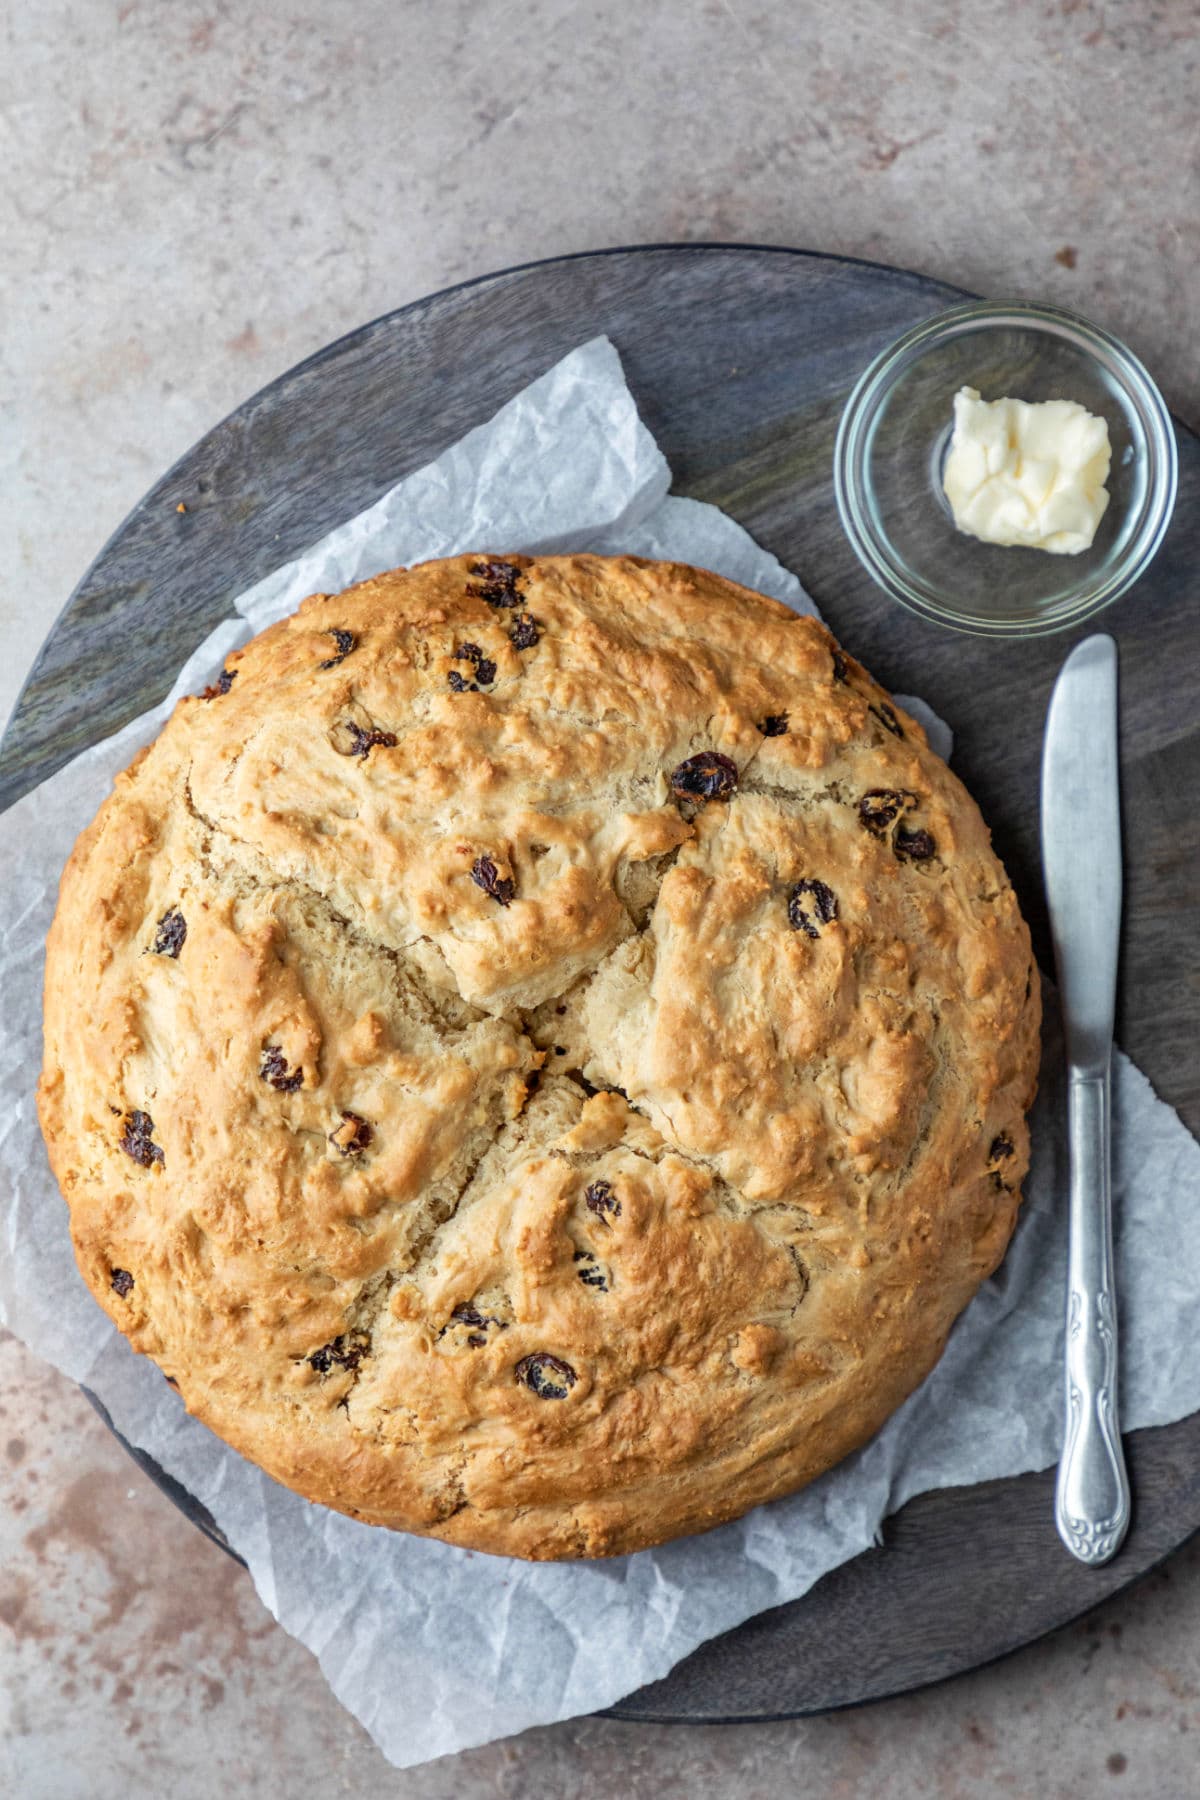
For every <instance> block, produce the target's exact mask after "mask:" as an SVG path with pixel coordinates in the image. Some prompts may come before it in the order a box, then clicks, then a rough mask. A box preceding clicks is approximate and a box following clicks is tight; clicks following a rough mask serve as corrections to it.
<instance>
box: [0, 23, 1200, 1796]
mask: <svg viewBox="0 0 1200 1800" xmlns="http://www.w3.org/2000/svg"><path fill="white" fill-rule="evenodd" d="M0 44H2V45H3V51H2V54H0V168H2V169H3V175H4V178H3V180H0V241H2V242H3V245H4V251H5V254H4V256H3V257H2V258H0V404H2V407H3V412H2V413H0V421H2V422H0V467H2V468H3V479H2V480H0V540H2V541H3V542H4V544H5V546H6V548H7V552H8V557H9V561H10V564H11V567H10V574H9V578H8V580H7V581H6V582H4V583H3V584H0V718H3V717H6V716H7V713H8V711H9V709H10V708H11V705H12V703H13V701H14V699H15V697H16V694H17V691H18V689H19V686H20V683H21V680H22V679H23V676H24V674H25V671H26V670H27V668H28V666H29V664H30V662H31V661H32V658H33V656H34V653H35V651H36V649H37V647H38V644H39V643H40V641H41V639H42V638H43V637H44V636H45V634H46V632H47V631H48V629H49V627H50V624H51V622H52V620H53V618H54V615H55V613H56V612H57V611H58V609H59V608H60V607H61V606H62V604H63V602H64V600H65V599H66V597H67V595H68V593H69V592H70V590H71V588H72V587H73V586H74V584H75V582H76V580H77V579H78V577H79V576H80V574H81V573H82V572H83V570H84V568H85V567H86V565H87V564H88V562H89V561H90V560H91V558H92V557H93V555H94V554H95V552H96V551H97V549H98V548H99V546H100V545H101V543H102V542H103V540H104V539H105V538H106V537H107V535H108V534H109V533H110V532H111V531H112V530H113V529H114V527H115V526H116V525H117V524H118V523H119V522H120V520H121V518H122V517H123V516H124V514H125V513H126V512H127V511H128V509H129V508H130V507H131V506H132V505H133V504H134V503H135V501H136V500H137V499H138V498H139V497H140V495H141V494H142V492H143V491H144V490H145V489H146V487H147V486H148V485H149V484H150V483H151V482H152V481H153V480H154V478H155V477H157V476H158V475H159V474H160V473H161V472H162V470H163V469H164V468H166V467H167V465H168V464H169V463H171V462H172V461H173V460H174V459H175V457H176V456H178V455H179V453H180V452H181V451H182V450H184V449H185V448H186V447H187V446H188V445H189V444H190V443H191V442H192V441H193V440H194V439H195V438H197V437H198V436H200V435H201V434H202V433H203V432H204V431H205V430H207V429H208V428H209V427H210V426H211V425H212V424H213V423H214V422H215V421H216V420H217V419H219V418H220V417H221V416H222V415H223V414H224V413H225V412H227V411H228V410H229V409H230V408H232V407H233V406H235V405H236V404H237V403H238V402H239V401H240V400H242V399H244V398H245V397H246V396H247V395H248V394H249V393H251V392H252V391H253V390H254V389H256V388H258V387H260V386H261V385H262V384H263V383H264V382H266V381H268V380H269V379H271V377H273V376H274V375H276V374H278V373H280V372H281V371H282V370H284V369H286V368H287V367H289V366H290V365H291V364H292V363H294V362H296V361H297V360H299V359H300V358H301V357H303V356H306V355H308V354H309V353H310V352H312V351H314V350H316V349H318V348H320V346H321V345H322V344H324V343H326V342H328V341H329V340H330V339H331V338H334V337H336V336H338V335H340V334H341V333H342V332H344V331H347V330H349V329H351V328H353V327H354V326H355V325H357V324H360V323H361V322H363V321H364V320H366V319H369V318H371V317H373V316H374V315H376V314H378V313H381V312H385V311H388V310H389V309H391V308H392V307H395V306H398V305H401V304H403V303H404V302H405V301H407V300H410V299H413V298H415V297H417V296H418V295H420V294H423V293H426V292H428V291H430V290H432V289H436V288H439V287H443V286H446V285H447V284H449V283H452V282H455V281H459V280H463V279H465V278H468V277H470V276H473V275H478V274H484V273H487V272H488V271H489V270H492V269H496V268H500V267H503V266H505V265H507V264H510V263H515V262H521V261H525V260H527V259H530V258H534V257H541V256H550V255H556V254H559V253H562V252H565V251H573V250H584V249H592V248H598V247H602V246H606V245H612V244H631V243H639V242H662V241H665V240H671V239H692V240H701V239H720V240H727V241H728V240H739V241H743V242H750V243H781V244H795V245H802V246H806V247H810V248H814V249H824V250H836V251H845V252H848V253H850V254H853V255H857V256H866V257H875V258H878V259H880V260H884V261H890V262H895V263H899V264H901V265H903V266H906V267H911V268H919V269H922V270H924V271H925V272H927V273H929V274H931V275H935V276H940V277H942V278H944V279H946V280H948V281H951V282H956V283H959V284H960V285H962V286H964V287H967V288H971V289H975V290H978V291H979V292H982V293H986V294H991V295H1022V296H1028V297H1039V298H1044V299H1051V300H1056V301H1059V302H1062V303H1064V304H1066V305H1068V306H1074V307H1077V308H1078V309H1080V310H1081V311H1083V312H1086V313H1088V314H1090V315H1091V316H1092V317H1094V318H1096V319H1098V320H1100V321H1101V322H1102V323H1104V324H1105V325H1107V326H1109V327H1110V328H1112V329H1113V330H1114V331H1116V332H1117V333H1119V334H1120V335H1121V336H1122V337H1124V338H1125V339H1126V340H1127V341H1128V342H1129V343H1131V344H1132V346H1133V347H1134V349H1136V350H1137V351H1138V352H1139V353H1140V354H1141V355H1142V356H1143V357H1144V359H1145V360H1146V362H1147V363H1148V364H1149V366H1150V368H1151V370H1152V371H1153V373H1154V374H1155V375H1156V377H1157V379H1158V380H1159V382H1160V384H1161V386H1162V387H1163V389H1164V391H1165V393H1166V395H1167V398H1168V400H1169V401H1170V402H1171V404H1172V405H1173V406H1174V407H1175V409H1176V410H1177V411H1178V412H1179V413H1180V414H1181V415H1182V416H1183V417H1184V418H1185V419H1188V420H1189V421H1190V422H1191V423H1193V424H1200V329H1198V325H1200V305H1198V303H1197V299H1196V286H1195V281H1196V276H1195V271H1196V269H1197V267H1198V266H1200V109H1198V108H1197V102H1196V96H1197V93H1198V92H1200V66H1198V65H1200V14H1198V13H1197V10H1196V8H1195V7H1194V6H1193V5H1191V4H1189V3H1188V0H1109V3H1107V4H1092V3H1090V0H1061V3H1058V4H1050V3H1049V0H1012V3H1010V4H1008V5H1004V6H999V5H985V4H982V3H977V4H974V5H972V4H970V0H913V3H911V4H908V5H903V6H902V5H899V4H896V3H895V0H839V3H838V4H836V5H833V6H817V5H815V4H810V3H808V0H695V3H691V0H658V3H657V4H652V3H651V0H607V3H605V0H590V3H589V0H353V3H352V4H347V5H344V6H340V7H338V6H330V5H328V4H317V3H316V0H259V4H258V5H257V6H255V7H253V8H252V7H250V6H248V5H242V4H238V0H207V3H206V0H38V3H37V4H28V3H25V4H23V3H22V0H0ZM801 572H802V571H801ZM1198 1733H1200V1547H1198V1546H1197V1545H1195V1544H1193V1545H1192V1546H1191V1547H1189V1548H1187V1549H1185V1550H1183V1551H1181V1552H1180V1553H1179V1554H1177V1555H1176V1556H1175V1557H1174V1558H1173V1559H1172V1560H1171V1561H1170V1562H1169V1563H1168V1564H1167V1565H1166V1566H1165V1567H1163V1568H1162V1569H1160V1570H1159V1571H1158V1572H1157V1573H1156V1574H1154V1575H1152V1576H1151V1577H1149V1578H1148V1579H1147V1580H1146V1581H1145V1582H1143V1583H1142V1584H1141V1585H1140V1586H1139V1587H1138V1588H1137V1589H1136V1590H1134V1591H1132V1592H1130V1593H1128V1594H1126V1595H1124V1596H1123V1597H1121V1598H1120V1599H1118V1600H1117V1601H1115V1602H1113V1603H1112V1604H1110V1605H1108V1606H1107V1607H1106V1608H1104V1609H1103V1610H1102V1611H1101V1612H1100V1613H1099V1614H1097V1615H1095V1616H1094V1617H1092V1618H1090V1619H1088V1620H1086V1621H1084V1622H1083V1623H1081V1624H1079V1625H1076V1626H1071V1627H1069V1628H1067V1629H1066V1630H1065V1631H1063V1632H1061V1633H1060V1634H1059V1635H1058V1636H1057V1637H1055V1638H1053V1639H1050V1640H1048V1641H1046V1642H1044V1643H1042V1644H1039V1645H1037V1646H1035V1647H1033V1648H1032V1649H1029V1650H1027V1651H1025V1652H1023V1653H1021V1654H1020V1655H1018V1656H1015V1657H1013V1658H1010V1659H1009V1660H1008V1661H1006V1662H1004V1663H1001V1664H999V1665H996V1666H994V1667H992V1668H989V1669H985V1670H981V1671H979V1672H977V1673H976V1674H973V1675H970V1676H967V1677H964V1678H963V1679H961V1680H958V1681H956V1682H953V1683H950V1684H948V1685H947V1686H944V1687H941V1688H938V1689H934V1690H931V1691H928V1692H925V1693H922V1694H918V1695H914V1696H909V1697H907V1698H904V1699H900V1700H895V1701H889V1702H885V1703H882V1704H878V1705H875V1706H872V1707H868V1708H865V1709H861V1710H857V1711H851V1712H846V1713H841V1714H837V1715H834V1716H831V1717H827V1718H820V1719H811V1720H803V1721H797V1722H792V1723H781V1724H771V1725H760V1726H735V1727H711V1728H704V1729H688V1728H681V1727H662V1728H659V1727H648V1726H637V1725H623V1724H616V1723H613V1722H608V1721H603V1720H580V1721H576V1722H573V1723H569V1724H565V1725H560V1726H554V1727H549V1728H546V1729H544V1730H539V1731H534V1732H529V1733H527V1734H525V1735H524V1736H523V1737H520V1738H516V1739H511V1740H508V1741H505V1742H502V1743H498V1744H493V1745H491V1746H489V1747H487V1748H485V1749H482V1750H478V1751H472V1752H469V1753H467V1754H464V1755H463V1756H461V1757H456V1758H452V1759H447V1760H444V1761H442V1762H438V1763H435V1764H430V1765H428V1766H426V1767H425V1768H423V1769H417V1770H411V1771H408V1772H406V1773H401V1772H398V1771H396V1770H393V1769H391V1768H389V1766H388V1765H387V1764H386V1763H385V1762H384V1760H383V1758H382V1757H381V1756H380V1755H379V1753H378V1752H377V1751H376V1750H375V1748H374V1746H373V1745H372V1744H371V1743H370V1741H369V1740H368V1739H367V1737H366V1736H365V1735H364V1733H363V1732H362V1731H361V1730H360V1729H359V1727H358V1726H357V1725H356V1724H355V1723H354V1721H353V1720H352V1719H350V1718H349V1717H348V1716H347V1715H346V1714H345V1713H344V1712H343V1711H342V1710H341V1708H340V1707H339V1705H338V1704H337V1702H336V1701H335V1700H334V1699H333V1697H332V1695H331V1694H330V1693H329V1691H328V1689H327V1688H326V1687H325V1684H324V1681H323V1678H322V1676H321V1674H320V1671H319V1670H318V1668H317V1665H316V1663H315V1661H314V1660H313V1659H312V1657H311V1656H310V1655H309V1654H308V1653H307V1651H305V1650H303V1649H301V1648H300V1647H299V1646H298V1645H297V1644H295V1643H294V1642H292V1641H291V1640H290V1639H289V1638H287V1637H286V1636H285V1635H284V1633H283V1632H282V1631H280V1630H279V1628H278V1627H277V1626H276V1625H275V1624H274V1623H273V1621H272V1620H271V1618H270V1617H269V1615H268V1614H267V1613H266V1612H265V1611H264V1609H263V1607H262V1606H261V1604H260V1603H259V1601H258V1599H257V1598H256V1596H255V1594H254V1591H253V1589H252V1587H251V1586H250V1583H249V1581H248V1580H247V1579H246V1578H245V1577H244V1576H243V1575H242V1573H241V1572H240V1570H239V1569H238V1568H237V1567H236V1566H235V1565H234V1564H232V1563H231V1562H229V1561H228V1559H227V1558H225V1557H224V1556H223V1555H222V1554H221V1553H220V1552H219V1551H217V1550H216V1549H214V1548H213V1547H212V1546H211V1545H210V1544H209V1543H208V1542H207V1541H206V1540H205V1539H204V1538H202V1537H201V1536H200V1535H199V1533H198V1532H196V1531H195V1530H193V1529H192V1527H190V1526H189V1525H188V1524H187V1523H186V1522H185V1521H184V1520H183V1519H182V1518H181V1517H180V1516H179V1515H178V1514H177V1513H176V1512H175V1511H174V1509H173V1508H172V1506H171V1505H170V1503H169V1502H168V1501H167V1500H165V1499H164V1498H163V1497H162V1496H161V1495H160V1494H159V1493H158V1492H157V1491H156V1490H155V1489H154V1488H153V1487H152V1486H151V1485H150V1484H149V1483H148V1482H147V1481H146V1480H145V1479H144V1478H143V1477H142V1475H141V1474H140V1473H139V1472H138V1470H137V1469H136V1468H135V1467H134V1465H132V1464H131V1463H130V1462H129V1461H128V1460H127V1458H126V1457H125V1455H124V1453H123V1452H122V1451H121V1449H120V1447H119V1446H118V1445H117V1444H116V1443H115V1441H114V1440H113V1439H112V1438H111V1437H110V1436H109V1435H108V1433H107V1432H106V1431H105V1430H104V1428H103V1427H102V1426H101V1425H100V1423H99V1421H98V1420H97V1419H96V1417H95V1416H94V1414H93V1413H92V1412H91V1410H90V1409H89V1407H88V1406H87V1405H86V1403H85V1402H84V1401H83V1400H82V1398H81V1397H80V1396H79V1395H78V1393H77V1392H76V1391H75V1390H74V1389H72V1388H71V1387H70V1385H69V1384H68V1383H66V1382H64V1381H63V1380H62V1379H61V1378H60V1377H59V1376H57V1375H56V1374H55V1373H53V1372H52V1371H51V1370H50V1369H48V1368H47V1366H46V1365H44V1364H42V1363H40V1362H39V1361H38V1360H37V1359H36V1358H35V1357H34V1356H33V1355H32V1354H31V1353H30V1352H29V1351H28V1350H26V1349H25V1348H24V1347H23V1346H21V1345H19V1344H17V1343H16V1342H15V1341H13V1340H12V1339H4V1338H2V1337H0V1791H2V1792H3V1793H4V1794H6V1795H8V1794H11V1795H13V1796H21V1797H22V1800H118V1796H119V1797H121V1800H158V1797H159V1796H165V1795H170V1796H172V1800H208V1797H209V1796H217V1795H224V1794H229V1793H236V1794H239V1795H242V1794H244V1795H255V1796H259V1795H261V1796H264V1797H269V1800H285V1797H290V1796H292V1795H297V1794H301V1793H308V1792H315V1793H322V1794H331V1795H338V1794H346V1795H354V1796H359V1795H364V1796H380V1797H383V1796H396V1797H397V1800H399V1797H400V1796H405V1797H411V1800H442V1797H443V1796H445V1797H446V1800H451V1797H453V1800H476V1797H477V1796H478V1800H483V1796H485V1795H486V1796H501V1795H504V1796H514V1797H516V1796H519V1797H520V1800H541V1797H543V1796H545V1797H546V1800H551V1797H553V1800H558V1797H559V1796H562V1797H563V1800H570V1797H574V1796H580V1797H581V1800H582V1796H584V1795H586V1796H588V1797H589V1800H606V1797H607V1796H614V1797H617V1796H620V1797H621V1800H639V1797H640V1796H643V1795H645V1796H654V1800H672V1797H673V1796H679V1797H681V1800H683V1797H687V1800H691V1797H693V1796H699V1795H705V1796H709V1795H712V1796H718V1797H720V1800H725V1797H726V1796H728V1797H730V1800H735V1797H736V1800H760V1797H761V1800H766V1797H767V1796H770V1797H771V1800H775V1797H776V1796H778V1795H780V1794H789V1793H797V1794H799V1793H805V1794H808V1793H812V1794H821V1795H825V1796H838V1797H839V1800H860V1797H862V1800H866V1797H867V1796H870V1797H871V1800H876V1797H877V1796H884V1795H886V1796H895V1797H896V1800H906V1797H908V1796H918V1795H920V1796H925V1795H932V1796H939V1797H941V1800H968V1797H975V1796H983V1795H993V1794H995V1795H1018V1796H1025V1795H1030V1796H1033V1795H1036V1796H1038V1797H1039V1800H1052V1797H1058V1796H1063V1797H1066V1796H1075V1795H1078V1794H1082V1793H1090V1792H1093V1791H1094V1792H1098V1793H1101V1794H1104V1793H1109V1792H1111V1793H1113V1794H1120V1793H1124V1794H1128V1795H1137V1796H1153V1797H1155V1800H1160V1797H1161V1800H1176V1797H1179V1800H1185V1797H1187V1796H1192V1795H1195V1794H1197V1793H1200V1762H1198V1738H1197V1734H1198Z"/></svg>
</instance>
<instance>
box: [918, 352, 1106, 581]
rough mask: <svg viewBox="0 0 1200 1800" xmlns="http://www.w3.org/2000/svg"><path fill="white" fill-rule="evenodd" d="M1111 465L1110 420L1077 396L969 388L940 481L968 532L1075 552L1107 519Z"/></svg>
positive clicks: (957, 409) (989, 540) (962, 394)
mask: <svg viewBox="0 0 1200 1800" xmlns="http://www.w3.org/2000/svg"><path fill="white" fill-rule="evenodd" d="M1111 462H1112V449H1111V446H1110V444H1109V441H1108V425H1107V423H1106V422H1105V420H1103V419H1098V418H1096V416H1095V414H1094V413H1090V412H1088V410H1087V408H1086V407H1083V406H1080V405H1078V404H1077V402H1076V401H1074V400H1041V401H1038V402H1037V403H1036V404H1033V405H1031V404H1030V403H1029V402H1027V401H1025V400H981V399H980V398H979V395H978V394H977V393H976V391H975V389H974V388H969V387H965V388H960V389H959V391H958V393H957V394H956V395H955V396H954V436H953V437H952V438H951V440H950V454H949V456H948V457H947V458H946V468H945V473H944V474H943V476H942V486H943V487H944V489H945V492H946V498H947V500H949V502H950V506H951V510H952V511H953V513H954V523H955V524H956V525H957V526H958V529H959V530H960V531H965V532H966V533H967V534H968V536H970V537H975V538H980V539H982V541H983V542H984V543H985V544H1024V545H1027V546H1029V547H1030V548H1032V549H1034V550H1050V551H1052V552H1054V554H1055V555H1058V556H1074V555H1075V554H1077V552H1079V551H1080V550H1087V549H1090V548H1091V543H1092V539H1093V538H1094V537H1095V535H1096V527H1097V525H1099V523H1100V521H1101V519H1102V518H1103V517H1104V509H1105V507H1106V506H1107V505H1108V489H1107V488H1106V487H1105V485H1104V484H1105V482H1106V481H1107V480H1108V471H1109V465H1110V464H1111Z"/></svg>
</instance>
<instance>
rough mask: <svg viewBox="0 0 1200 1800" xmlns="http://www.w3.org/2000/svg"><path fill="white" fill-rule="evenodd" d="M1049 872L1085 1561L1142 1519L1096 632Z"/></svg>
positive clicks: (1047, 820)
mask: <svg viewBox="0 0 1200 1800" xmlns="http://www.w3.org/2000/svg"><path fill="white" fill-rule="evenodd" d="M1042 868H1043V871H1044V874H1045V880H1046V898H1047V901H1048V903H1049V909H1050V929H1051V933H1052V935H1053V938H1054V960H1055V963H1056V965H1057V969H1058V986H1059V994H1060V998H1061V1001H1062V1015H1063V1031H1064V1036H1065V1040H1066V1052H1067V1064H1068V1085H1067V1132H1068V1139H1069V1145H1070V1157H1071V1177H1070V1206H1069V1213H1070V1227H1069V1229H1070V1242H1069V1247H1068V1253H1067V1333H1066V1350H1065V1360H1066V1420H1065V1426H1064V1434H1063V1449H1062V1458H1061V1460H1060V1462H1059V1466H1058V1485H1057V1489H1056V1492H1055V1505H1054V1516H1055V1523H1056V1524H1057V1526H1058V1533H1059V1536H1060V1537H1061V1538H1062V1540H1063V1543H1064V1544H1065V1545H1066V1546H1067V1549H1068V1550H1070V1552H1071V1553H1072V1555H1073V1556H1077V1557H1078V1558H1079V1560H1080V1562H1084V1563H1091V1564H1095V1565H1098V1564H1100V1563H1106V1562H1108V1561H1109V1559H1110V1558H1111V1557H1113V1556H1115V1555H1116V1553H1117V1550H1118V1549H1119V1547H1120V1544H1121V1541H1122V1539H1123V1538H1124V1536H1125V1533H1126V1531H1127V1530H1128V1527H1129V1478H1128V1476H1127V1474H1126V1472H1125V1458H1124V1454H1123V1452H1122V1449H1121V1429H1120V1422H1119V1417H1118V1411H1117V1307H1116V1291H1115V1286H1114V1281H1113V1247H1112V1191H1111V1137H1110V1113H1111V1099H1110V1091H1109V1075H1110V1065H1111V1061H1112V1037H1113V1010H1114V1006H1115V1002H1116V985H1117V945H1118V938H1119V935H1120V927H1121V813H1120V797H1119V790H1118V764H1117V646H1116V644H1115V643H1114V642H1113V640H1112V638H1110V637H1107V636H1104V635H1103V634H1101V635H1099V636H1096V637H1090V638H1086V639H1085V640H1084V642H1083V643H1082V644H1079V645H1077V646H1076V648H1075V649H1074V650H1072V652H1071V654H1070V656H1068V658H1067V660H1066V662H1065V663H1064V664H1063V666H1062V670H1061V672H1060V674H1059V677H1058V680H1057V681H1056V683H1055V685H1054V692H1053V694H1052V695H1051V698H1050V710H1049V712H1048V713H1047V715H1046V739H1045V744H1044V746H1043V752H1042Z"/></svg>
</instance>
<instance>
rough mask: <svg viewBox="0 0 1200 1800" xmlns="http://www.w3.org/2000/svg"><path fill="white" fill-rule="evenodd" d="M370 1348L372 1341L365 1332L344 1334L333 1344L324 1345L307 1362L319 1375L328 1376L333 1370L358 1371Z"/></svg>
mask: <svg viewBox="0 0 1200 1800" xmlns="http://www.w3.org/2000/svg"><path fill="white" fill-rule="evenodd" d="M370 1346H371V1340H370V1338H368V1337H367V1335H366V1333H365V1332H362V1331H352V1332H344V1333H343V1334H342V1335H341V1336H340V1337H335V1338H334V1339H333V1342H332V1343H329V1344H322V1345H321V1348H320V1349H319V1350H314V1351H313V1353H312V1355H311V1356H309V1357H306V1358H305V1361H306V1362H307V1363H308V1364H309V1365H310V1367H312V1368H314V1369H315V1370H316V1371H317V1374H318V1375H328V1373H329V1371H330V1369H332V1368H338V1369H357V1367H358V1365H359V1363H360V1362H361V1361H362V1359H363V1357H364V1356H365V1355H366V1354H367V1351H368V1350H369V1349H370Z"/></svg>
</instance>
